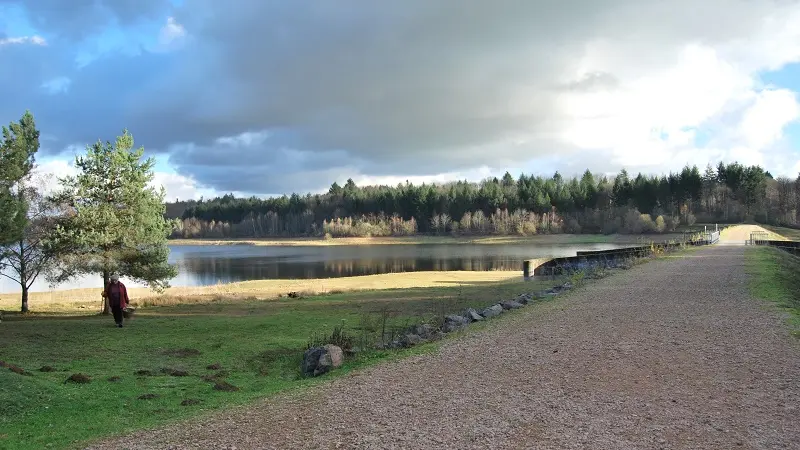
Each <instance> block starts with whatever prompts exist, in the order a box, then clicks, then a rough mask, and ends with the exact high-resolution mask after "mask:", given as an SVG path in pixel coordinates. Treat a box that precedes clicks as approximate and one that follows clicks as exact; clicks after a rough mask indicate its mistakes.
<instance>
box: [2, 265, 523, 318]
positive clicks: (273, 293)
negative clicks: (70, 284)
mask: <svg viewBox="0 0 800 450" xmlns="http://www.w3.org/2000/svg"><path fill="white" fill-rule="evenodd" d="M514 278H519V280H520V281H522V271H518V270H511V271H430V272H398V273H386V274H378V275H360V276H355V277H340V278H314V279H295V280H251V281H239V282H235V283H225V284H216V285H210V286H173V287H170V288H169V289H167V290H166V291H164V293H162V294H159V293H157V292H155V291H152V290H150V289H149V288H146V287H131V288H128V293H129V295H130V297H131V301H132V303H134V304H138V306H143V304H144V302H147V304H148V305H152V306H155V305H158V304H182V303H198V302H205V301H212V300H214V299H226V300H242V299H258V300H274V299H279V298H281V297H286V296H287V294H288V293H289V292H297V293H299V294H301V295H303V296H312V295H320V294H332V293H343V292H355V291H370V290H376V291H377V290H391V289H414V288H431V287H452V286H453V285H456V284H463V285H472V284H486V283H502V282H506V281H509V280H513V279H514ZM101 291H102V289H101V288H72V289H62V290H58V289H54V290H52V291H43V292H30V293H29V299H28V301H29V304H30V308H31V311H32V312H67V311H72V312H79V311H81V310H88V311H89V312H94V310H95V309H97V308H99V306H100V305H101V297H100V292H101ZM19 303H20V293H19V292H14V293H0V310H5V311H18V310H19ZM95 307H97V308H95Z"/></svg>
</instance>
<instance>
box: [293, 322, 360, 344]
mask: <svg viewBox="0 0 800 450" xmlns="http://www.w3.org/2000/svg"><path fill="white" fill-rule="evenodd" d="M355 342H356V339H355V337H354V336H353V335H351V334H349V333H347V332H346V331H345V330H344V319H342V322H341V323H340V324H339V325H336V326H334V327H333V331H331V334H330V335H328V336H325V335H318V334H317V333H314V334H312V335H311V338H310V339H309V341H308V343H307V344H306V347H305V349H304V350H308V349H310V348H313V347H322V346H324V345H328V344H331V345H335V346H337V347H339V348H341V349H342V350H351V349H352V348H353V344H354V343H355Z"/></svg>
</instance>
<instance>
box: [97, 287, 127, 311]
mask: <svg viewBox="0 0 800 450" xmlns="http://www.w3.org/2000/svg"><path fill="white" fill-rule="evenodd" d="M113 287H114V283H108V286H106V288H105V290H104V291H103V297H105V298H106V299H109V300H110V299H111V289H112V288H113ZM117 287H118V288H119V306H120V307H121V308H122V309H125V308H127V307H128V301H129V300H128V290H127V289H126V288H125V285H124V284H122V282H121V281H118V282H117Z"/></svg>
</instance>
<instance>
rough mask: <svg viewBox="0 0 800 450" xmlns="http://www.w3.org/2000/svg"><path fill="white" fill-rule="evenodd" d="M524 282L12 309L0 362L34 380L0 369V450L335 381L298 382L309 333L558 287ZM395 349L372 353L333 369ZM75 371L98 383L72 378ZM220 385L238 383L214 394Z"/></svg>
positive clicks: (364, 330)
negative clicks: (113, 312) (66, 310)
mask: <svg viewBox="0 0 800 450" xmlns="http://www.w3.org/2000/svg"><path fill="white" fill-rule="evenodd" d="M517 275H518V274H517ZM520 278H521V277H519V276H517V277H515V279H514V280H513V281H510V280H506V281H500V282H498V281H473V282H471V283H465V284H463V285H459V284H458V283H452V284H450V285H440V286H439V287H425V288H411V289H402V290H400V289H383V290H371V291H361V292H352V293H348V294H333V295H323V296H315V297H308V298H300V299H297V298H286V297H284V298H281V299H278V300H274V301H258V300H252V299H237V300H227V299H222V300H219V301H215V302H211V303H205V304H190V305H181V306H152V307H147V308H141V309H140V310H138V311H137V313H136V317H135V318H134V319H133V320H131V321H129V322H128V323H127V324H126V327H125V328H122V329H118V328H115V327H113V321H112V320H111V318H110V317H98V316H75V317H63V316H42V315H39V316H37V315H33V316H26V317H21V316H16V315H8V314H7V315H6V319H5V320H4V321H3V322H2V324H0V328H1V329H2V333H0V355H2V358H0V359H2V360H4V361H5V362H6V363H7V365H9V364H10V365H13V366H14V367H18V368H21V369H22V370H24V371H26V372H27V373H29V374H30V375H20V374H17V373H15V372H13V371H11V370H8V367H7V368H0V398H2V399H3V400H2V402H0V430H2V431H1V432H0V448H13V449H17V448H26V449H28V448H30V449H39V448H45V447H46V446H50V447H48V448H68V447H74V446H77V443H83V442H86V440H88V439H93V438H97V437H101V436H107V435H111V434H116V433H124V432H129V431H132V430H136V429H142V428H147V427H152V426H157V425H159V424H164V423H167V422H170V421H175V420H180V419H184V418H187V417H190V416H194V415H197V414H202V413H204V412H207V411H211V410H215V409H218V408H221V407H225V406H229V405H235V404H242V403H246V402H249V401H252V400H254V399H256V398H260V397H264V396H267V395H270V394H274V393H276V392H279V391H283V390H286V389H292V388H302V387H304V386H308V385H309V384H313V383H317V382H320V381H321V380H324V379H326V378H329V376H325V377H322V378H321V379H315V380H306V379H301V378H300V375H299V364H300V358H301V355H302V351H303V348H304V346H305V345H306V343H307V342H308V340H309V338H310V336H311V335H312V333H315V332H319V333H330V332H331V330H332V329H333V328H334V327H335V326H336V325H339V324H343V325H344V327H345V330H346V331H347V332H349V333H350V334H351V335H353V336H356V337H358V336H363V335H364V334H370V335H371V336H375V335H377V334H378V333H380V332H379V331H378V330H381V329H383V328H384V326H383V324H384V322H386V323H387V324H388V325H387V327H386V328H387V330H389V331H388V332H387V334H388V333H389V332H391V330H392V329H393V327H397V328H400V327H405V326H407V325H409V324H411V323H416V322H418V321H420V320H424V319H428V320H430V318H431V317H434V316H441V315H442V314H444V313H449V312H454V311H458V310H461V309H463V308H465V307H468V306H475V307H478V306H485V305H488V304H491V303H493V302H496V301H498V300H505V299H508V298H511V297H513V296H515V295H516V294H519V293H522V292H529V291H533V290H538V289H542V288H544V287H547V286H552V285H553V284H554V283H556V282H555V281H550V282H527V283H524V282H521V281H519V280H520ZM432 345H435V344H432ZM429 348H430V347H429ZM424 349H425V346H423V347H419V348H415V349H414V350H408V351H414V352H416V351H424ZM397 354H398V353H390V352H377V351H376V352H371V353H368V354H366V355H365V356H363V357H361V358H356V359H353V360H350V361H348V362H347V363H346V366H345V368H344V370H341V371H337V372H335V373H336V374H337V375H341V374H343V373H347V372H348V371H349V370H352V369H354V368H358V367H363V366H365V365H368V364H372V363H374V362H376V361H380V360H383V359H386V358H391V357H393V355H397ZM400 354H402V352H400ZM9 367H11V366H9ZM43 367H46V368H52V369H53V371H50V372H42V371H40V368H43ZM208 367H212V368H210V369H209V368H208ZM139 371H147V372H139ZM137 372H139V375H137ZM77 373H80V374H84V375H86V376H88V377H89V378H90V379H91V382H90V383H87V384H76V383H71V382H68V383H65V380H66V379H67V378H68V377H70V376H71V375H72V374H77ZM334 376H336V375H334ZM109 380H113V381H109ZM222 380H224V381H226V382H227V383H229V384H230V385H232V386H235V387H236V388H238V390H237V391H233V392H228V391H222V390H215V389H214V386H215V383H217V382H218V381H222ZM182 403H183V404H182ZM76 420H78V422H76Z"/></svg>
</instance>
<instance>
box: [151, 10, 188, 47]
mask: <svg viewBox="0 0 800 450" xmlns="http://www.w3.org/2000/svg"><path fill="white" fill-rule="evenodd" d="M185 37H186V28H184V27H183V25H181V24H179V23H178V22H176V21H175V18H174V17H168V18H167V23H166V24H164V26H163V27H161V31H160V32H159V35H158V47H157V48H158V50H161V51H169V50H173V49H176V48H179V47H180V44H181V43H182V42H183V40H184V38H185Z"/></svg>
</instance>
